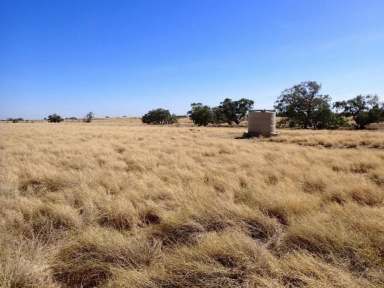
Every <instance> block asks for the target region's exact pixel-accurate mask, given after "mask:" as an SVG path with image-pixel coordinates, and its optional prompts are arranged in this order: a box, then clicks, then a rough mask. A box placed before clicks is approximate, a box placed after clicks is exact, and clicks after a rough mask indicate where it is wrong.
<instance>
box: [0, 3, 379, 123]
mask: <svg viewBox="0 0 384 288" xmlns="http://www.w3.org/2000/svg"><path fill="white" fill-rule="evenodd" d="M383 17H384V1H383V0H108V1H107V0H104V1H101V0H100V1H98V0H45V1H42V0H34V1H32V0H25V1H21V0H0V118H7V117H24V118H32V119H36V118H42V117H44V116H47V115H48V114H50V113H55V112H56V113H59V114H61V115H62V116H83V115H85V114H86V113H87V112H89V111H93V112H95V114H96V115H97V116H105V115H109V116H121V115H128V116H139V115H141V114H143V113H144V112H146V111H147V110H149V109H152V108H158V107H164V108H168V109H170V110H171V112H174V113H176V114H185V113H186V111H188V109H189V105H190V103H192V102H203V103H206V104H208V105H217V104H219V102H220V101H221V100H222V99H224V98H225V97H230V98H232V99H238V98H241V97H246V98H251V99H253V100H254V101H255V103H256V105H255V106H256V108H271V107H272V105H273V103H274V101H275V100H276V98H277V97H278V95H279V94H280V92H281V91H282V90H283V89H285V88H288V87H290V86H292V85H294V84H296V83H299V82H301V81H305V80H316V81H319V82H320V83H321V84H322V85H323V92H324V93H326V94H330V95H331V97H332V99H333V100H338V99H342V98H348V97H353V96H356V95H357V94H360V93H364V94H365V93H376V94H379V95H381V96H384V18H383Z"/></svg>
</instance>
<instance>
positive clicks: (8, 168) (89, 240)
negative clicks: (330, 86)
mask: <svg viewBox="0 0 384 288" xmlns="http://www.w3.org/2000/svg"><path fill="white" fill-rule="evenodd" d="M183 125H184V124H183ZM183 125H179V127H176V126H172V127H158V126H156V127H151V126H143V125H141V124H139V123H138V122H137V121H136V120H135V121H134V120H131V119H129V120H123V119H120V120H118V121H117V120H106V121H101V120H100V121H94V122H92V123H88V124H84V123H80V122H79V123H77V122H73V123H60V124H58V125H48V124H46V123H33V124H31V123H24V124H23V123H19V124H18V125H13V124H11V123H2V124H1V125H0V133H1V135H2V137H1V138H0V148H1V149H0V206H1V207H2V208H1V209H0V246H1V247H0V287H2V288H3V287H4V288H11V287H20V288H21V287H109V288H111V287H133V288H178V287H180V288H181V287H201V288H203V287H208V288H213V287H224V288H242V287H244V288H248V287H270V288H272V287H273V288H283V287H311V288H315V287H340V288H341V287H372V288H375V287H383V286H384V276H383V275H384V271H383V267H384V249H383V247H384V226H383V225H384V224H383V223H384V189H383V187H384V186H383V183H384V180H383V179H384V178H383V175H384V150H383V149H382V148H383V147H384V146H383V145H384V134H383V133H382V132H380V131H375V132H372V131H368V132H365V131H331V132H329V131H295V130H284V131H281V133H280V135H279V136H277V137H274V138H271V139H263V138H260V139H235V138H236V137H237V136H239V135H241V134H242V133H243V132H244V130H243V128H229V127H208V128H202V127H199V128H194V127H184V126H185V125H184V126H183Z"/></svg>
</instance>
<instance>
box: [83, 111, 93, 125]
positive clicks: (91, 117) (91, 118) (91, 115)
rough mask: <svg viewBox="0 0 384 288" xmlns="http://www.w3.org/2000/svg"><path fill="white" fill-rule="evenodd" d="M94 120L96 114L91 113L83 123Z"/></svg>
mask: <svg viewBox="0 0 384 288" xmlns="http://www.w3.org/2000/svg"><path fill="white" fill-rule="evenodd" d="M94 118H95V114H94V113H93V112H89V113H87V115H85V117H84V119H83V121H84V122H86V123H90V122H92V120H93V119H94Z"/></svg>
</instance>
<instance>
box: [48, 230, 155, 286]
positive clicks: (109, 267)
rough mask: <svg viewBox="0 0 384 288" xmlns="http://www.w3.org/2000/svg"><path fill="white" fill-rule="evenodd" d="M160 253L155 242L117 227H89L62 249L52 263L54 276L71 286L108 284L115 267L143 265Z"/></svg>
mask: <svg viewBox="0 0 384 288" xmlns="http://www.w3.org/2000/svg"><path fill="white" fill-rule="evenodd" d="M158 253H159V249H158V246H156V244H155V243H150V242H147V241H143V239H139V238H135V237H132V236H128V235H124V234H121V233H119V232H117V231H116V230H106V229H88V230H87V231H84V232H83V233H81V234H79V235H77V236H75V237H74V238H73V239H72V240H71V241H68V243H66V244H65V245H64V246H63V247H62V248H61V249H60V251H59V252H58V254H57V255H56V257H55V259H54V261H53V264H52V268H53V275H54V277H55V279H56V280H57V281H58V282H61V283H63V284H65V285H66V286H67V287H95V286H98V285H100V284H103V283H105V282H106V281H107V280H108V279H109V278H110V277H111V276H112V271H113V269H114V268H119V267H124V268H126V269H139V268H142V267H144V266H146V265H149V264H150V263H151V261H153V260H154V259H156V257H158Z"/></svg>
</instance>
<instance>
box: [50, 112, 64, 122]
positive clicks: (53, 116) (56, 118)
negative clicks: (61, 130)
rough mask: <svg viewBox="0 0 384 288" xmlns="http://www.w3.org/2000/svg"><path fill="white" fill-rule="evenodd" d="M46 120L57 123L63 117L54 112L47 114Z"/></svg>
mask: <svg viewBox="0 0 384 288" xmlns="http://www.w3.org/2000/svg"><path fill="white" fill-rule="evenodd" d="M47 120H48V122H51V123H59V122H62V121H64V119H63V118H61V116H60V115H58V114H56V113H54V114H51V115H49V116H48V118H47Z"/></svg>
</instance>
